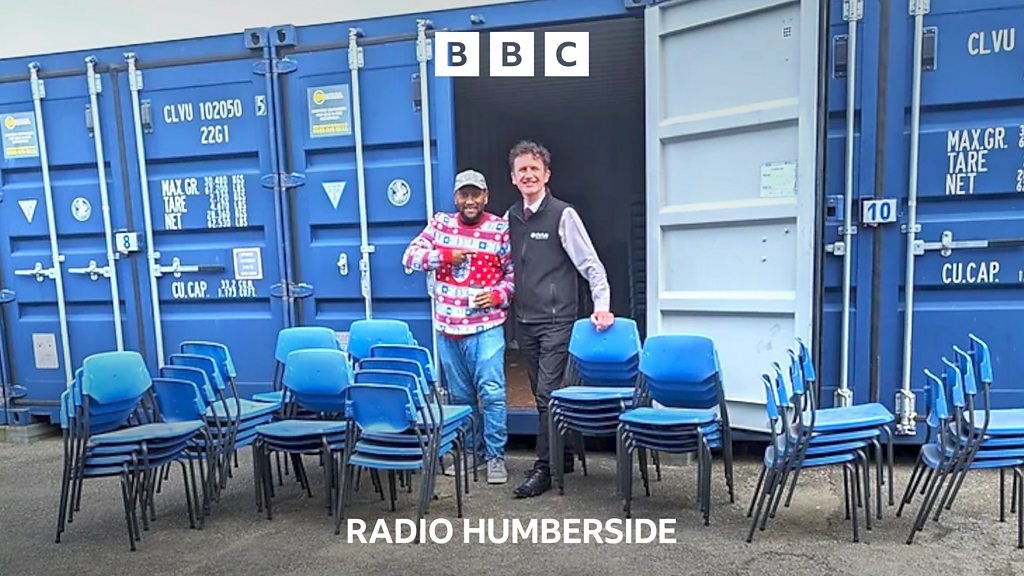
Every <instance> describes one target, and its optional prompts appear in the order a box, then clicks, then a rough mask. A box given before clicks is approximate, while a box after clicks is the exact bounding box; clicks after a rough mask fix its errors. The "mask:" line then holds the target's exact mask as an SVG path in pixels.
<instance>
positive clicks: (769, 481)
mask: <svg viewBox="0 0 1024 576" xmlns="http://www.w3.org/2000/svg"><path fill="white" fill-rule="evenodd" d="M777 474H778V472H777V471H776V470H775V469H774V468H773V469H770V470H768V473H767V475H766V476H765V478H764V484H763V485H761V493H760V494H758V493H757V492H754V497H755V498H757V509H756V510H755V512H754V517H753V520H752V521H751V522H750V530H749V531H748V532H747V542H748V543H749V542H752V541H753V540H754V531H755V530H756V529H757V525H758V521H759V520H760V517H761V512H762V510H763V509H764V502H765V498H766V497H767V496H768V493H769V492H770V491H771V488H772V486H773V485H774V483H775V476H776V475H777ZM762 529H763V528H762Z"/></svg>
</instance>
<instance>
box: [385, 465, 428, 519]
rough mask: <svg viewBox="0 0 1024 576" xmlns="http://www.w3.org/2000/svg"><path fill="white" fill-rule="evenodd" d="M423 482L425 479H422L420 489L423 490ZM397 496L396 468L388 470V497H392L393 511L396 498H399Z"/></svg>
mask: <svg viewBox="0 0 1024 576" xmlns="http://www.w3.org/2000/svg"><path fill="white" fill-rule="evenodd" d="M422 482H423V481H422V480H421V481H420V489H421V490H422V489H423V488H424V486H423V483H422ZM397 496H398V495H397V493H396V491H395V471H394V470H388V498H389V499H390V503H391V511H392V512H394V511H395V499H396V498H397Z"/></svg>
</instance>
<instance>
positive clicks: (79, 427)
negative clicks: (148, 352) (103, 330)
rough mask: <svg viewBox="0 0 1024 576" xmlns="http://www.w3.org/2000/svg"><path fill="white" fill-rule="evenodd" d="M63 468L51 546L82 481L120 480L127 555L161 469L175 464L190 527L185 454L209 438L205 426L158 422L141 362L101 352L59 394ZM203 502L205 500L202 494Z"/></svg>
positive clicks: (191, 483) (190, 487)
mask: <svg viewBox="0 0 1024 576" xmlns="http://www.w3.org/2000/svg"><path fill="white" fill-rule="evenodd" d="M61 428H62V430H63V436H64V467H63V474H62V476H61V491H60V507H59V510H58V518H57V542H60V536H61V534H62V533H63V531H64V529H65V524H66V523H70V522H71V521H72V520H73V516H74V512H76V511H78V510H79V508H80V504H81V497H82V484H83V483H84V481H85V480H86V479H93V478H105V477H118V478H119V479H120V481H121V495H122V500H123V504H124V514H125V523H126V526H127V529H128V540H129V542H130V546H131V550H133V551H134V550H135V543H136V541H138V540H139V539H140V538H141V532H140V530H139V518H138V516H139V515H138V509H139V506H140V504H141V507H142V525H143V530H148V529H149V520H150V514H149V512H147V510H153V508H154V504H153V498H154V494H155V492H156V482H157V480H158V478H159V477H160V476H161V470H162V469H163V468H164V467H165V466H167V465H169V464H172V463H174V462H179V463H181V466H182V474H183V478H184V480H185V496H186V500H187V504H188V512H189V521H190V525H191V526H193V527H194V526H195V516H194V515H195V512H196V510H197V508H199V506H198V505H197V504H198V501H199V496H198V492H197V490H196V481H195V477H194V475H193V474H190V473H189V468H187V467H186V466H185V465H184V462H183V458H184V456H183V454H184V452H185V451H186V450H187V449H189V448H190V447H191V448H195V447H196V445H197V442H200V441H202V442H203V443H204V444H203V445H205V446H207V447H209V446H211V444H212V443H211V440H210V438H209V436H208V434H207V431H206V425H205V422H204V421H203V420H200V419H195V420H183V421H177V422H161V421H160V415H159V413H158V410H157V409H156V406H155V402H154V399H153V382H152V379H151V378H150V375H149V372H148V371H147V368H146V363H145V361H144V360H143V359H142V356H140V355H139V354H138V353H136V352H107V353H102V354H95V355H92V356H89V357H88V358H86V359H85V361H84V362H83V364H82V367H81V368H80V369H79V370H78V371H77V372H76V375H75V379H74V380H73V381H72V382H71V383H70V385H69V387H68V389H67V390H66V391H65V392H64V393H63V394H62V395H61ZM204 500H205V496H204Z"/></svg>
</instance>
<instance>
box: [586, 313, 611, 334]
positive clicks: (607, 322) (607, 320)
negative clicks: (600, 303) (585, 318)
mask: <svg viewBox="0 0 1024 576" xmlns="http://www.w3.org/2000/svg"><path fill="white" fill-rule="evenodd" d="M590 321H591V322H593V323H594V326H595V327H596V328H597V331H598V332H602V331H604V330H607V329H608V328H609V327H611V325H612V323H613V322H615V316H614V315H613V314H612V313H611V312H594V313H593V314H591V315H590Z"/></svg>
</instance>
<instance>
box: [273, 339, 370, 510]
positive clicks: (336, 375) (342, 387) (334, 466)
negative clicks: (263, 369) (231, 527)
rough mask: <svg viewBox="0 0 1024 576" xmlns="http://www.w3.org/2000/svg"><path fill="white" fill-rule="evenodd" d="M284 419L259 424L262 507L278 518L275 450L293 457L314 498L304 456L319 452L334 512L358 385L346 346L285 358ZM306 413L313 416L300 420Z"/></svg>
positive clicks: (298, 352)
mask: <svg viewBox="0 0 1024 576" xmlns="http://www.w3.org/2000/svg"><path fill="white" fill-rule="evenodd" d="M285 361H286V365H285V369H284V374H283V377H282V384H283V386H284V388H283V392H284V395H283V402H284V405H283V419H281V420H279V421H277V422H272V423H268V424H262V425H260V426H257V427H256V430H255V431H256V440H255V444H254V448H253V455H254V459H255V461H254V469H255V473H256V482H255V485H256V502H257V508H258V509H263V508H266V512H267V519H268V520H269V519H272V518H273V513H272V504H271V503H272V500H273V497H274V488H273V484H274V483H273V475H272V473H271V466H270V454H271V453H275V454H286V455H288V456H290V457H291V458H292V464H293V469H294V471H295V476H296V479H297V480H298V481H299V483H300V484H301V485H302V487H303V488H304V489H305V490H306V492H307V494H309V496H310V497H312V491H311V489H310V485H309V478H308V476H307V474H306V470H305V467H304V466H303V465H302V459H301V457H302V456H304V455H318V456H319V457H320V461H321V463H322V465H323V469H324V470H323V471H324V480H325V482H324V484H325V486H326V492H327V502H326V508H327V511H328V514H330V513H331V512H332V511H333V509H334V505H335V503H336V502H337V498H338V494H339V491H338V488H339V486H340V484H339V483H338V482H337V472H338V469H339V464H340V459H339V457H338V456H339V454H340V453H341V452H342V451H343V450H344V448H345V432H346V430H347V423H346V421H345V391H346V390H347V389H348V387H349V386H350V385H351V384H352V372H351V368H350V366H349V362H348V357H347V356H346V354H345V353H344V352H341V351H340V350H324V349H308V350H296V351H295V352H292V353H291V354H289V355H288V357H287V358H286V359H285ZM300 411H302V412H304V413H305V414H306V415H310V414H312V415H314V416H313V417H304V418H302V419H297V418H295V416H296V414H298V413H299V412H300Z"/></svg>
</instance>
